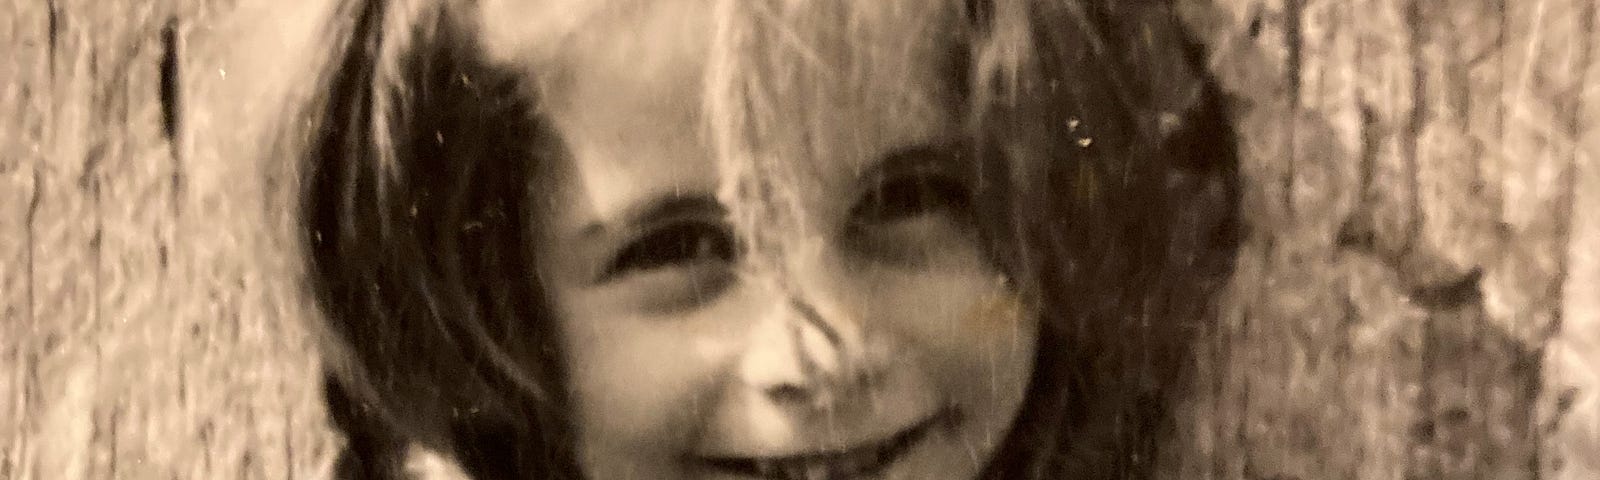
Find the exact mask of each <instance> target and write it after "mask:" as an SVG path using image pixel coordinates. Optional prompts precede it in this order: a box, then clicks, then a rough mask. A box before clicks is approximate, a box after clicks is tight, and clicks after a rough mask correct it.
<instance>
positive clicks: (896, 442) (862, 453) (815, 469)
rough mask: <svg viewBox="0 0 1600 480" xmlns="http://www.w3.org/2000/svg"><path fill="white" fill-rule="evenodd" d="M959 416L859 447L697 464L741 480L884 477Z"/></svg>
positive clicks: (703, 459)
mask: <svg viewBox="0 0 1600 480" xmlns="http://www.w3.org/2000/svg"><path fill="white" fill-rule="evenodd" d="M957 418H958V416H957V415H955V412H952V411H942V412H939V413H935V414H933V415H930V416H928V417H927V418H924V419H923V420H922V421H919V422H917V423H915V424H912V425H911V426H910V427H907V428H905V429H903V430H900V431H899V432H896V433H894V434H893V435H890V436H888V437H886V438H883V439H881V440H876V441H870V442H864V443H861V444H858V445H856V446H852V447H848V448H843V449H838V450H824V451H816V452H802V453H796V454H793V455H783V456H760V457H754V456H752V457H738V456H720V455H719V456H699V457H697V458H696V459H695V460H696V461H697V462H700V463H703V464H705V465H707V466H709V467H711V468H712V469H714V470H718V471H721V472H724V473H731V474H735V475H741V476H751V477H758V478H768V479H776V480H814V479H847V478H862V477H872V476H876V475H878V474H881V473H882V472H883V471H884V470H885V469H887V468H888V467H889V466H890V465H892V464H894V463H895V461H896V460H899V459H900V458H902V457H904V456H905V454H906V453H907V452H909V451H910V450H911V448H912V447H913V446H916V444H917V443H918V442H920V441H922V440H923V439H924V438H926V437H927V436H928V433H929V432H930V431H931V430H933V428H934V427H935V426H938V425H949V424H951V423H953V422H955V421H956V419H957Z"/></svg>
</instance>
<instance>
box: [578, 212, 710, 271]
mask: <svg viewBox="0 0 1600 480" xmlns="http://www.w3.org/2000/svg"><path fill="white" fill-rule="evenodd" d="M736 253H737V252H736V249H735V245H734V239H733V234H732V232H730V231H729V230H728V229H727V228H725V227H723V226H719V225H715V224H712V223H708V222H702V221H686V222H679V223H675V224H671V225H667V226H664V227H661V228H657V229H655V230H654V231H651V232H649V233H646V234H644V235H643V236H641V237H639V238H638V239H635V240H633V241H632V242H629V243H628V244H627V245H625V246H623V247H622V249H621V250H620V251H619V252H618V253H617V254H616V255H615V256H613V257H612V260H611V262H610V263H609V264H608V265H607V266H606V269H605V274H604V276H605V277H606V278H614V277H618V276H623V275H629V274H637V273H648V272H652V271H658V270H662V269H667V268H676V267H695V266H706V265H721V264H727V263H731V262H733V260H734V256H735V255H736Z"/></svg>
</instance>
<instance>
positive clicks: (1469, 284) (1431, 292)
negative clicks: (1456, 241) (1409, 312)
mask: <svg viewBox="0 0 1600 480" xmlns="http://www.w3.org/2000/svg"><path fill="white" fill-rule="evenodd" d="M1482 279H1483V270H1482V269H1481V268H1474V269H1472V271H1471V272H1467V274H1466V275H1463V276H1462V277H1461V278H1459V279H1456V280H1453V281H1449V282H1444V283H1439V284H1433V285H1421V286H1418V287H1416V288H1413V289H1412V290H1411V295H1410V296H1411V301H1413V302H1416V303H1418V304H1421V305H1422V306H1424V307H1428V308H1431V309H1436V310H1454V309H1458V308H1461V307H1464V306H1467V305H1470V304H1473V303H1476V302H1478V301H1479V300H1481V299H1482V298H1483V292H1482V290H1481V289H1480V288H1479V283H1480V281H1481V280H1482Z"/></svg>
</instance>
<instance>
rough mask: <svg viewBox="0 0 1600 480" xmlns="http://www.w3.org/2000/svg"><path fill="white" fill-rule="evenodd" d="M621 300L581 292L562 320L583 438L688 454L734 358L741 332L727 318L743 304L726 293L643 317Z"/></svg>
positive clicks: (596, 292)
mask: <svg viewBox="0 0 1600 480" xmlns="http://www.w3.org/2000/svg"><path fill="white" fill-rule="evenodd" d="M615 296H616V294H615V292H607V291H605V290H604V289H600V290H594V291H590V292H583V293H575V294H573V295H570V296H568V298H569V299H571V301H569V302H565V303H566V305H565V307H566V308H563V309H562V314H560V315H558V317H560V318H559V321H560V323H561V335H562V336H563V339H562V340H563V344H564V347H565V355H566V365H567V372H568V382H569V385H570V388H571V390H572V392H571V393H572V396H573V399H574V400H575V402H574V403H575V406H576V410H577V413H578V420H579V421H578V427H579V430H580V435H581V436H582V437H584V438H585V439H586V442H592V443H596V444H604V445H610V446H613V447H625V448H631V449H636V450H638V451H652V450H660V451H674V450H677V451H681V450H682V449H684V448H688V446H689V445H690V444H691V443H692V441H693V436H694V435H695V434H696V433H697V431H698V430H699V429H700V428H699V424H700V423H702V419H703V418H704V417H705V416H706V415H707V410H708V408H710V407H711V405H712V404H713V403H714V402H715V400H716V399H715V398H714V395H715V390H716V386H717V385H718V384H720V382H722V381H723V380H722V379H721V376H723V375H726V372H727V370H728V369H727V368H726V365H727V364H728V363H729V358H731V356H732V355H734V354H735V352H736V348H735V347H736V345H737V343H738V337H739V335H740V333H739V331H738V330H737V329H735V328H732V327H733V326H734V325H733V324H731V323H730V322H728V321H726V319H728V318H737V316H738V315H741V314H742V312H740V311H739V309H740V305H738V302H736V301H735V299H734V298H732V296H733V295H732V294H727V295H723V296H720V297H718V298H716V299H713V300H711V301H708V302H706V303H703V304H701V305H699V306H696V307H692V308H684V309H677V310H672V311H670V312H668V313H644V312H641V311H640V310H639V309H637V308H633V307H632V306H630V303H629V302H625V301H617V300H618V299H617V298H615ZM718 319H722V320H721V321H718Z"/></svg>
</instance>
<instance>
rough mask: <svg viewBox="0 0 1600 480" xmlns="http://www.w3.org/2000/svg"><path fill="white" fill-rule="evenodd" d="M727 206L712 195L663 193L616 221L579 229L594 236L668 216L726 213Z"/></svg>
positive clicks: (581, 235)
mask: <svg viewBox="0 0 1600 480" xmlns="http://www.w3.org/2000/svg"><path fill="white" fill-rule="evenodd" d="M726 212H727V208H725V207H723V206H722V202H718V201H717V199H716V198H715V197H712V196H710V195H700V194H696V195H679V194H667V195H660V196H656V197H654V198H651V199H649V200H645V201H643V202H639V203H635V204H633V205H630V206H628V207H627V208H624V209H623V210H622V212H621V214H620V215H617V216H616V217H615V218H616V220H613V221H605V220H598V221H594V222H590V223H589V224H587V225H584V226H583V228H582V229H580V230H579V231H578V236H579V238H581V239H592V238H594V237H596V236H599V235H601V234H603V233H606V232H609V231H617V230H627V229H629V228H632V227H636V226H639V225H647V224H650V223H655V222H659V221H661V220H664V219H668V218H675V217H685V216H696V215H707V214H711V215H718V216H721V215H725V214H726Z"/></svg>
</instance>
